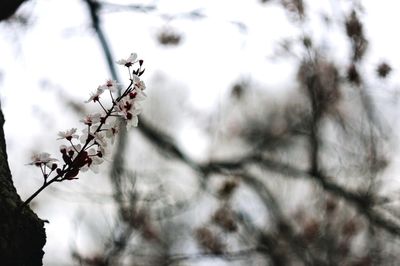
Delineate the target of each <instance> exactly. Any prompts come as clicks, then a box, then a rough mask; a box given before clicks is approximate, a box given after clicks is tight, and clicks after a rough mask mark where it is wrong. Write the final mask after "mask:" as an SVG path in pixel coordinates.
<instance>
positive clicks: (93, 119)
mask: <svg viewBox="0 0 400 266" xmlns="http://www.w3.org/2000/svg"><path fill="white" fill-rule="evenodd" d="M100 118H101V114H99V113H95V114H88V115H86V116H85V117H84V118H83V119H81V120H80V121H81V122H83V123H84V124H85V125H88V126H91V125H93V124H96V123H98V122H100Z"/></svg>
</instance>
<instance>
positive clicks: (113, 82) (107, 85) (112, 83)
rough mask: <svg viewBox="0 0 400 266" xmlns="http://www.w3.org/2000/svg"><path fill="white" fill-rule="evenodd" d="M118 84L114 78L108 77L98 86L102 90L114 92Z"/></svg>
mask: <svg viewBox="0 0 400 266" xmlns="http://www.w3.org/2000/svg"><path fill="white" fill-rule="evenodd" d="M118 86H119V84H118V82H117V81H116V80H112V79H109V80H107V81H106V83H105V84H104V85H101V86H100V87H101V88H102V89H103V90H109V91H111V92H116V91H118Z"/></svg>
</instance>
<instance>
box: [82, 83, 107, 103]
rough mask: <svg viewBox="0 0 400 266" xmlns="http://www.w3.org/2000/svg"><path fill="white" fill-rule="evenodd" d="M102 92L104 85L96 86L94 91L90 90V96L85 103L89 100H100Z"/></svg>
mask: <svg viewBox="0 0 400 266" xmlns="http://www.w3.org/2000/svg"><path fill="white" fill-rule="evenodd" d="M103 92H104V87H103V86H99V87H97V90H96V92H91V93H90V98H89V99H88V100H87V101H85V103H88V102H91V101H93V102H98V101H99V100H100V95H101V94H102V93H103Z"/></svg>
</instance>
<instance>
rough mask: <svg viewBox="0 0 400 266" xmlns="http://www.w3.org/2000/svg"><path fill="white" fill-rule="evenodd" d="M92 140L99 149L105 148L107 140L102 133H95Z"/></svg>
mask: <svg viewBox="0 0 400 266" xmlns="http://www.w3.org/2000/svg"><path fill="white" fill-rule="evenodd" d="M94 140H95V142H96V143H97V144H99V145H100V146H101V147H103V148H104V147H107V139H106V137H105V135H104V133H103V132H96V133H94Z"/></svg>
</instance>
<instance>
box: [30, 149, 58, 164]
mask: <svg viewBox="0 0 400 266" xmlns="http://www.w3.org/2000/svg"><path fill="white" fill-rule="evenodd" d="M31 160H32V161H31V162H30V163H29V164H30V165H36V166H41V165H43V164H45V165H48V164H49V163H52V162H55V161H58V160H57V159H55V158H51V157H50V154H49V153H47V152H42V153H34V154H33V155H32V156H31Z"/></svg>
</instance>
